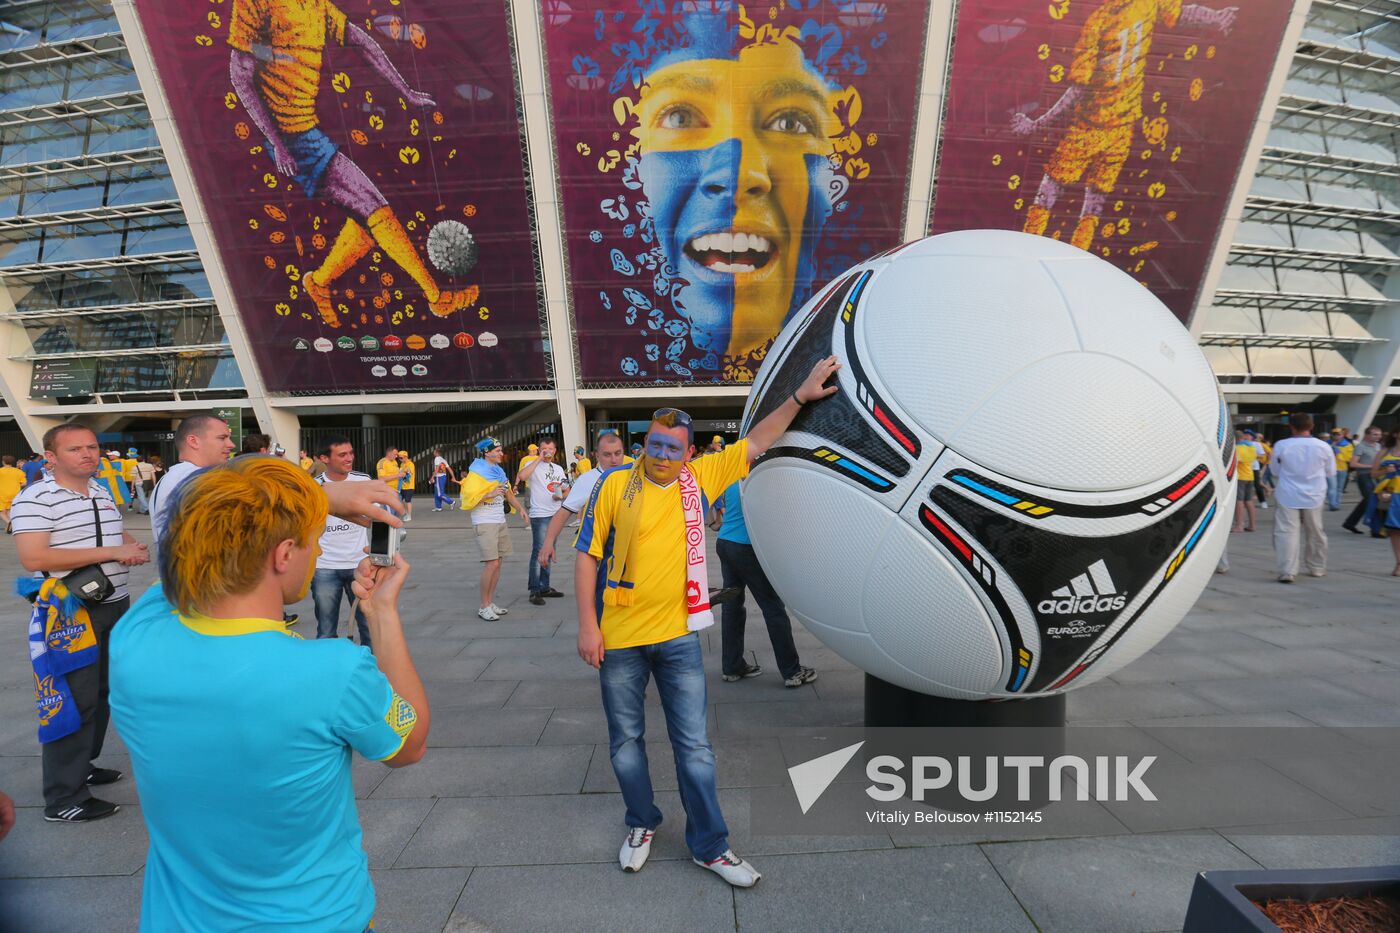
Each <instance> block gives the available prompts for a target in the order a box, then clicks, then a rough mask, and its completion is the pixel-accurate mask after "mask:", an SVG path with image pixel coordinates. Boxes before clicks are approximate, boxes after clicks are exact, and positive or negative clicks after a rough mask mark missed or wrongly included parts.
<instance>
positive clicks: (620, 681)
mask: <svg viewBox="0 0 1400 933" xmlns="http://www.w3.org/2000/svg"><path fill="white" fill-rule="evenodd" d="M703 661H704V656H703V654H702V652H701V650H700V636H699V635H697V634H695V633H693V632H692V633H690V634H688V635H683V636H682V637H680V638H673V639H671V640H670V641H663V642H661V643H660V644H656V645H640V646H638V647H635V648H609V649H608V650H607V651H606V652H605V653H604V654H603V664H602V667H601V668H600V669H599V674H600V678H599V679H600V681H601V683H602V688H603V711H604V712H605V713H606V714H607V717H608V751H609V755H610V757H611V759H612V766H613V773H614V774H616V775H617V783H618V786H619V787H620V788H621V789H622V800H623V802H624V803H626V804H627V816H626V821H627V825H628V826H631V827H638V826H641V827H645V828H646V829H655V828H656V827H657V826H660V825H661V811H660V810H658V809H657V807H656V801H655V795H654V794H653V793H652V787H651V771H650V769H649V768H648V767H647V747H646V712H645V698H646V691H647V681H648V680H649V679H651V678H652V677H655V678H656V690H657V692H658V693H659V694H660V695H661V709H662V711H663V712H664V713H665V715H666V729H667V731H668V732H669V733H670V735H671V752H672V754H673V755H674V756H675V759H676V777H677V779H678V782H679V784H680V793H681V805H682V806H684V807H685V816H686V821H685V844H686V846H687V847H688V848H689V849H690V853H691V855H693V856H695V857H696V858H698V859H700V861H702V862H708V861H710V860H711V859H714V858H717V857H718V856H720V855H721V854H723V852H724V851H725V850H726V849H728V848H729V828H728V827H727V826H725V825H724V815H723V814H722V813H720V808H719V787H718V784H717V782H716V779H715V753H714V749H712V748H711V747H710V739H709V736H708V735H707V734H706V731H705V710H706V698H705V669H704V666H703Z"/></svg>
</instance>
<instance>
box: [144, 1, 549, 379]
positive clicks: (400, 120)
mask: <svg viewBox="0 0 1400 933" xmlns="http://www.w3.org/2000/svg"><path fill="white" fill-rule="evenodd" d="M337 3H339V4H340V5H337ZM136 10H137V13H138V15H139V16H140V19H141V22H142V25H143V27H144V32H145V34H146V38H147V41H148V43H149V45H150V48H151V52H152V55H153V57H154V59H155V63H156V68H157V71H158V72H159V76H160V79H161V82H162V83H163V84H164V86H165V95H166V98H167V99H168V100H169V103H170V106H171V109H172V111H173V113H174V118H175V125H176V127H177V129H178V131H179V133H180V137H181V140H182V141H183V143H184V149H185V154H186V156H187V157H188V160H189V163H190V166H191V168H192V171H193V173H194V180H195V183H196V185H197V186H198V188H199V190H200V195H201V198H202V201H203V203H204V205H205V208H206V210H207V212H208V215H209V219H210V223H211V225H212V227H213V235H214V240H215V242H216V244H217V247H218V251H219V255H220V258H221V260H222V263H223V265H224V268H225V270H226V272H227V274H228V279H229V282H230V284H231V285H232V288H233V292H234V297H235V300H236V302H237V306H238V313H239V314H240V315H241V317H242V319H243V323H244V327H245V330H246V331H247V334H248V337H249V340H250V341H251V343H252V348H253V352H254V355H255V356H256V358H257V360H258V364H259V366H260V368H261V370H262V375H263V379H264V381H265V382H266V384H267V386H268V388H269V389H271V390H273V391H308V390H311V391H322V392H341V391H361V390H369V391H375V390H380V391H387V390H400V391H402V390H406V389H420V388H436V389H445V388H474V387H486V386H490V387H506V386H531V385H542V384H544V383H545V381H546V369H545V361H544V350H543V340H542V336H541V328H540V308H539V302H538V300H537V290H536V276H535V263H534V253H535V249H534V242H533V239H532V234H531V224H530V211H529V206H528V201H527V192H526V187H525V177H524V162H523V152H522V146H521V141H520V128H519V120H518V114H517V108H516V94H515V78H514V71H513V64H512V58H511V43H510V28H509V23H508V21H507V10H506V7H505V5H504V4H502V3H499V2H483V0H450V2H449V0H424V2H417V3H414V4H413V5H412V6H411V7H410V6H406V5H405V6H399V5H397V4H394V3H391V4H385V5H383V6H382V8H381V9H378V10H376V9H372V8H371V7H370V6H368V5H365V4H362V3H348V2H346V0H227V2H223V0H220V2H217V3H171V2H166V0H137V2H136Z"/></svg>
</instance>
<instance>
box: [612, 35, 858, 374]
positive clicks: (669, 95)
mask: <svg viewBox="0 0 1400 933" xmlns="http://www.w3.org/2000/svg"><path fill="white" fill-rule="evenodd" d="M686 30H687V33H688V35H689V39H690V41H689V43H688V44H687V45H686V46H685V47H684V48H679V49H674V50H672V51H670V52H667V53H665V54H663V55H661V56H660V57H659V58H657V59H656V61H655V63H654V64H653V65H652V68H651V70H650V71H649V72H648V73H647V75H646V82H645V84H644V85H643V88H642V94H641V98H640V100H639V101H638V102H637V104H636V111H637V116H638V118H639V121H640V122H639V124H638V126H637V127H636V128H634V129H633V131H632V134H633V135H634V136H635V137H636V139H637V141H638V142H639V143H640V145H641V160H640V176H641V181H642V189H643V191H644V192H645V194H646V198H647V200H648V201H649V202H650V204H651V216H652V218H653V220H654V222H655V225H656V234H657V239H658V241H659V242H660V244H661V247H662V249H663V250H664V251H665V253H666V260H667V262H668V263H669V264H670V265H671V266H672V267H673V268H675V269H676V271H677V274H678V276H679V277H680V278H682V279H684V280H686V281H687V282H689V283H690V284H689V285H688V286H687V287H686V288H685V289H684V291H683V293H682V294H683V301H684V304H685V308H686V311H687V314H688V316H689V319H690V327H691V331H690V334H691V342H692V343H693V344H694V345H695V346H696V347H697V348H699V349H702V350H709V351H713V352H715V353H717V354H720V355H721V356H724V355H728V356H731V357H744V356H747V355H749V354H751V353H753V352H754V351H755V350H758V349H760V348H761V347H763V346H764V345H765V344H766V343H767V342H768V341H769V340H771V339H772V338H773V337H774V336H775V335H776V334H777V333H778V331H779V329H781V327H782V323H783V321H784V320H785V319H786V317H787V316H788V314H789V313H791V311H793V310H794V309H796V308H797V307H798V306H800V305H801V303H802V301H804V300H805V299H806V298H807V296H808V294H809V292H810V291H811V285H812V279H813V276H814V275H815V271H816V270H815V266H814V263H813V257H812V253H813V249H814V247H815V246H816V244H817V242H818V241H819V240H820V237H821V232H822V229H823V227H824V226H825V225H826V221H827V218H828V217H830V216H831V212H832V200H831V192H832V184H833V178H832V170H831V167H830V164H829V162H828V161H827V158H828V156H829V155H830V154H831V151H832V143H831V137H832V136H833V135H834V134H835V131H836V128H837V119H836V116H835V106H836V105H835V97H836V94H835V89H833V88H832V87H830V86H829V85H828V83H827V81H826V80H825V79H824V78H823V77H822V76H821V75H820V74H818V73H817V72H816V71H815V70H814V69H813V68H812V66H811V65H810V64H809V63H808V62H807V60H806V59H805V58H804V57H803V55H802V49H801V47H800V46H799V45H797V43H796V42H793V41H792V40H791V39H788V38H786V37H784V38H782V39H780V40H778V41H777V42H775V43H769V44H763V45H752V46H748V47H744V48H740V47H739V45H740V43H741V41H742V40H740V39H739V37H738V36H737V34H736V33H735V32H734V31H733V30H732V28H731V27H730V25H729V22H728V17H727V16H716V15H713V14H708V15H707V14H699V13H697V14H694V15H692V16H690V17H687V19H686Z"/></svg>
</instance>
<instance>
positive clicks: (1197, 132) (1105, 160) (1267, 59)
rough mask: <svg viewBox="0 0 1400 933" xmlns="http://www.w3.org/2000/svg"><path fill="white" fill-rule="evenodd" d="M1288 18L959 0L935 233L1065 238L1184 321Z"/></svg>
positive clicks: (1248, 5)
mask: <svg viewBox="0 0 1400 933" xmlns="http://www.w3.org/2000/svg"><path fill="white" fill-rule="evenodd" d="M1290 6H1291V4H1289V3H1285V2H1282V0H1233V5H1228V4H1227V3H1224V2H1211V0H1206V2H1205V3H1204V4H1183V3H1182V0H1051V2H1050V3H1049V4H1048V5H1047V3H1046V2H1045V0H963V2H961V3H959V5H958V20H957V39H956V42H955V43H954V46H953V56H952V68H951V71H950V76H949V80H948V87H947V92H946V98H947V101H948V104H947V116H946V119H945V121H944V124H943V129H942V143H941V152H940V157H939V162H938V179H937V188H936V195H935V199H934V210H933V220H932V226H931V230H932V232H933V233H945V232H948V231H950V230H964V229H969V228H1003V229H1016V230H1025V231H1026V232H1028V233H1035V234H1040V235H1042V236H1050V237H1054V238H1055V239H1063V240H1065V241H1067V242H1070V243H1073V244H1074V245H1075V246H1078V247H1080V248H1082V249H1086V250H1090V251H1092V252H1093V253H1095V254H1096V255H1098V256H1102V257H1103V258H1105V259H1107V260H1108V261H1109V262H1112V263H1113V264H1114V265H1116V266H1118V267H1119V268H1121V269H1123V270H1124V271H1126V272H1128V273H1130V274H1131V275H1133V276H1135V277H1136V278H1137V279H1138V280H1139V281H1141V282H1142V283H1143V284H1144V285H1145V286H1147V287H1148V288H1149V289H1151V290H1152V292H1153V294H1155V295H1156V296H1157V297H1158V298H1160V299H1161V300H1162V301H1163V302H1164V303H1165V304H1166V305H1167V307H1169V308H1171V309H1172V311H1173V312H1175V313H1176V315H1177V316H1178V317H1180V318H1181V319H1182V320H1183V321H1185V320H1186V319H1187V318H1188V317H1189V316H1190V314H1191V310H1192V307H1193V306H1194V304H1195V302H1196V300H1197V293H1198V292H1199V290H1200V285H1201V279H1202V276H1203V275H1204V274H1205V271H1206V267H1207V265H1208V264H1209V263H1210V256H1211V250H1212V247H1213V246H1214V244H1215V240H1216V235H1217V233H1218V232H1219V230H1220V225H1221V223H1222V221H1223V220H1224V216H1225V209H1226V207H1227V203H1228V201H1229V197H1230V192H1231V189H1232V187H1233V185H1234V183H1235V179H1236V176H1237V175H1238V174H1239V169H1240V163H1241V160H1242V158H1243V156H1244V150H1245V146H1246V145H1247V143H1248V141H1249V135H1250V132H1251V130H1252V129H1253V126H1254V123H1255V119H1256V117H1257V115H1258V112H1259V107H1260V104H1261V103H1262V101H1263V97H1264V91H1265V88H1266V86H1267V85H1268V81H1269V76H1270V73H1271V71H1272V69H1273V65H1274V62H1275V60H1276V58H1277V56H1278V50H1279V43H1280V41H1281V39H1282V37H1283V31H1284V27H1285V26H1286V24H1287V21H1288V15H1289V10H1290ZM1247 183H1248V182H1247V180H1246V184H1247Z"/></svg>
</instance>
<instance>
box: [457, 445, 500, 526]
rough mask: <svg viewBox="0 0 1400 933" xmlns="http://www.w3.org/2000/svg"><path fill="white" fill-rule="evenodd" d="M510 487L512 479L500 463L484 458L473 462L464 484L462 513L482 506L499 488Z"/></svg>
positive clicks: (478, 458)
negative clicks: (482, 502) (484, 500)
mask: <svg viewBox="0 0 1400 933" xmlns="http://www.w3.org/2000/svg"><path fill="white" fill-rule="evenodd" d="M503 484H504V485H506V486H509V485H510V477H509V476H507V475H506V471H505V468H504V467H502V466H501V465H500V464H499V463H491V462H490V461H488V460H486V459H485V458H482V457H477V458H476V459H475V460H473V461H472V465H471V466H470V467H468V468H467V475H466V478H465V480H464V481H463V483H462V511H464V512H470V511H471V510H472V509H474V508H476V507H477V506H478V505H480V504H481V500H482V499H485V498H486V497H487V496H488V495H490V494H491V493H492V492H493V491H494V490H495V489H496V487H497V486H500V485H503Z"/></svg>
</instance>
